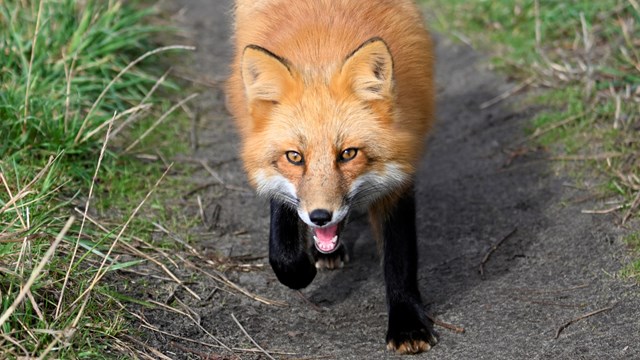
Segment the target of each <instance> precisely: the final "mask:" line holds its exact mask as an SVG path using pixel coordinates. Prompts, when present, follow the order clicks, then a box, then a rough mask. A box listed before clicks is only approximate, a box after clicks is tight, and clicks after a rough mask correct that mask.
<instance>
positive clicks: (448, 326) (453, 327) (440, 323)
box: [427, 315, 465, 334]
mask: <svg viewBox="0 0 640 360" xmlns="http://www.w3.org/2000/svg"><path fill="white" fill-rule="evenodd" d="M427 317H428V318H429V320H431V321H432V322H433V323H434V324H435V325H438V326H440V327H443V328H445V329H448V330H451V331H453V332H455V333H457V334H464V332H465V329H464V327H462V326H458V325H454V324H450V323H446V322H444V321H442V320H438V319H436V318H434V317H433V316H431V315H427Z"/></svg>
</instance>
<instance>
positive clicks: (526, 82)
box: [480, 76, 535, 110]
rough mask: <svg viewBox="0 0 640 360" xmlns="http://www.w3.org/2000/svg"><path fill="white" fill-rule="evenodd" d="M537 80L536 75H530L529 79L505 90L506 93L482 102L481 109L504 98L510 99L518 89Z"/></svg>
mask: <svg viewBox="0 0 640 360" xmlns="http://www.w3.org/2000/svg"><path fill="white" fill-rule="evenodd" d="M534 80H535V77H533V76H532V77H530V78H528V79H527V80H525V81H523V82H522V83H520V84H518V85H516V86H514V87H512V88H511V89H509V90H507V91H505V92H504V93H502V94H500V95H498V96H496V97H494V98H493V99H490V100H488V101H485V102H483V103H482V104H480V110H484V109H486V108H489V107H491V106H493V105H495V104H497V103H499V102H501V101H503V100H506V99H508V98H509V97H510V96H513V95H514V94H515V93H517V92H518V91H520V90H522V89H524V88H526V87H527V86H529V85H531V84H532V83H533V82H534Z"/></svg>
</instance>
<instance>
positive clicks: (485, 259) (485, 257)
mask: <svg viewBox="0 0 640 360" xmlns="http://www.w3.org/2000/svg"><path fill="white" fill-rule="evenodd" d="M516 231H518V228H517V227H515V228H513V230H511V231H510V232H509V233H508V234H507V235H505V236H504V237H503V238H502V239H500V241H498V242H497V243H495V244H493V245H492V246H491V248H489V251H487V253H486V254H485V255H484V257H483V258H482V261H481V262H480V267H479V269H478V271H479V272H480V276H482V277H484V264H486V263H487V261H489V258H490V257H491V254H493V253H494V252H495V251H496V250H497V249H498V247H500V245H502V243H503V242H504V241H505V240H507V239H508V238H510V237H511V235H513V234H514V233H515V232H516Z"/></svg>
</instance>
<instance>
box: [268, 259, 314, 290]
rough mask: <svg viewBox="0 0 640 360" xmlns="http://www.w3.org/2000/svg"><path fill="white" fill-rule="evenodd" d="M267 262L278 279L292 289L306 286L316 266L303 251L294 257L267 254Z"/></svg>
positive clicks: (311, 279) (312, 276) (309, 282)
mask: <svg viewBox="0 0 640 360" xmlns="http://www.w3.org/2000/svg"><path fill="white" fill-rule="evenodd" d="M269 263H270V264H271V268H272V269H273V272H274V273H276V277H277V278H278V280H279V281H280V282H281V283H282V284H284V285H286V286H288V287H290V288H292V289H294V290H298V289H302V288H305V287H307V286H308V285H309V284H311V281H313V278H314V277H316V267H315V266H314V265H313V263H312V262H311V258H310V257H309V255H308V254H307V253H304V252H303V253H299V254H297V256H295V257H286V256H277V257H276V256H269Z"/></svg>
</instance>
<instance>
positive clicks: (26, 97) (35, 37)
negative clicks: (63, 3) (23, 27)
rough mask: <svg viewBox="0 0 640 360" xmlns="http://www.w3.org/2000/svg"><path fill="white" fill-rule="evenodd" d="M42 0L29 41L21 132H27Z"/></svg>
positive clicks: (42, 0)
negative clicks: (32, 73)
mask: <svg viewBox="0 0 640 360" xmlns="http://www.w3.org/2000/svg"><path fill="white" fill-rule="evenodd" d="M43 4H44V0H41V1H40V5H39V6H38V15H37V17H36V29H35V30H34V31H33V41H32V42H31V58H30V59H29V68H28V69H27V90H26V91H25V94H24V122H23V123H22V133H23V134H24V133H26V132H27V116H28V115H29V90H30V89H31V71H32V69H33V59H34V58H35V56H36V44H37V43H38V33H39V32H40V17H41V16H40V15H42V6H43Z"/></svg>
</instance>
